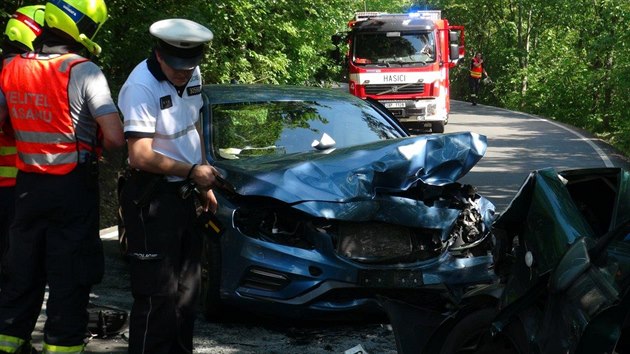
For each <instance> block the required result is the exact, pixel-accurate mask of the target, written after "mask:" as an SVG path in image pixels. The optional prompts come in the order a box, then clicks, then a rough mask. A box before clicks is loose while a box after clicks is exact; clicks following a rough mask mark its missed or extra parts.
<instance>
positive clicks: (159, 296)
mask: <svg viewBox="0 0 630 354" xmlns="http://www.w3.org/2000/svg"><path fill="white" fill-rule="evenodd" d="M155 178H158V180H157V183H156V180H155ZM159 178H160V177H159V176H156V175H150V174H144V173H140V174H134V175H132V176H131V177H130V178H129V180H128V181H127V182H126V183H125V186H124V187H123V191H122V194H121V198H120V199H121V201H120V202H121V208H122V216H123V222H124V226H125V234H126V237H127V247H128V248H127V257H128V258H129V265H130V268H129V269H130V275H131V290H132V293H133V298H134V303H133V306H132V308H131V315H130V320H129V353H133V354H136V353H146V354H161V353H192V350H193V329H194V321H195V317H196V305H197V299H198V293H199V285H200V281H201V268H200V259H201V247H202V244H201V241H202V240H201V235H200V233H199V231H198V228H197V226H196V212H195V203H194V200H193V198H194V197H193V196H187V198H183V197H182V196H181V193H179V189H180V187H181V186H182V185H183V184H182V183H177V182H175V183H169V182H165V181H164V180H163V179H159ZM147 188H150V189H151V190H148V191H147ZM147 195H149V197H147Z"/></svg>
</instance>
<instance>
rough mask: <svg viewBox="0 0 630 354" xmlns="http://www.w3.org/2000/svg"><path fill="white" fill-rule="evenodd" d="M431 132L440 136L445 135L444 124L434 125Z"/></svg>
mask: <svg viewBox="0 0 630 354" xmlns="http://www.w3.org/2000/svg"><path fill="white" fill-rule="evenodd" d="M431 132H433V133H438V134H441V133H444V122H439V123H433V125H432V126H431Z"/></svg>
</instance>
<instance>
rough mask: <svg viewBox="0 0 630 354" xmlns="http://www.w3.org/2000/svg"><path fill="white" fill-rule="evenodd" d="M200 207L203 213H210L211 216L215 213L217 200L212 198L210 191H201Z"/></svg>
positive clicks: (217, 205) (217, 204)
mask: <svg viewBox="0 0 630 354" xmlns="http://www.w3.org/2000/svg"><path fill="white" fill-rule="evenodd" d="M201 205H202V206H203V211H207V212H211V213H213V214H214V213H216V212H217V208H218V207H219V203H218V202H217V198H216V197H215V196H214V192H213V191H212V189H208V190H202V191H201Z"/></svg>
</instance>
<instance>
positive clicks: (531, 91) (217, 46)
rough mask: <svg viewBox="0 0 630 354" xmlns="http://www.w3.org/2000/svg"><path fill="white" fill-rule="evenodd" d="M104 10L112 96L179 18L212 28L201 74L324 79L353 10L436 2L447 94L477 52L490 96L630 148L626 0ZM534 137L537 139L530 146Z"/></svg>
mask: <svg viewBox="0 0 630 354" xmlns="http://www.w3.org/2000/svg"><path fill="white" fill-rule="evenodd" d="M43 3H44V0H41V1H39V2H38V1H28V0H26V1H23V0H3V1H2V4H0V28H2V29H4V28H5V24H6V21H7V19H8V18H9V16H10V14H11V13H13V12H14V11H15V10H16V9H17V8H18V7H21V6H25V5H34V4H43ZM106 3H107V7H108V11H109V20H108V21H107V22H106V23H105V24H104V26H103V27H102V29H101V30H100V32H99V33H98V34H97V36H96V37H95V39H96V42H97V43H99V44H100V45H101V46H102V47H103V53H102V54H101V56H100V57H98V58H95V59H94V60H95V62H96V63H97V64H99V65H100V66H101V67H102V69H103V71H104V73H105V75H106V76H107V78H108V79H109V82H110V86H111V89H112V93H113V96H114V97H117V94H118V90H119V89H120V86H122V84H123V82H124V80H125V79H126V77H127V75H128V74H129V73H130V72H131V70H132V69H133V68H134V66H135V65H136V64H137V63H139V62H140V61H142V60H143V59H144V58H146V56H147V55H148V53H149V51H150V49H151V47H152V45H153V40H152V38H151V37H150V35H149V32H148V28H149V26H150V25H151V23H153V22H155V21H157V20H161V19H164V18H172V17H182V18H188V19H191V20H194V21H197V22H199V23H201V24H204V25H206V26H207V27H209V28H210V29H211V30H212V31H213V32H214V40H213V41H212V44H211V47H210V50H208V51H207V53H206V58H205V60H204V62H203V63H202V73H203V79H204V82H205V83H229V82H231V81H232V80H236V81H238V82H240V83H273V84H305V85H317V86H330V85H332V84H334V83H335V82H337V81H339V80H340V77H341V76H342V67H341V66H340V65H339V63H337V62H335V61H334V60H333V59H332V57H331V53H332V52H333V50H334V46H333V44H332V41H331V36H332V35H333V34H335V33H337V32H343V31H345V30H346V29H347V23H348V21H349V20H350V19H351V18H352V17H353V16H354V13H355V12H356V11H386V12H405V11H409V10H413V9H439V10H442V16H443V17H444V18H447V19H448V20H449V22H450V23H451V24H454V25H463V26H465V40H466V58H465V59H464V60H463V61H460V63H459V65H458V66H457V67H456V68H455V69H453V70H452V71H451V80H452V86H451V97H452V98H454V99H465V98H466V95H467V77H468V65H469V62H470V58H471V56H472V55H474V52H476V51H482V52H483V53H484V57H485V68H486V71H487V72H488V74H489V75H490V76H491V78H492V80H493V83H492V84H491V85H487V86H485V87H484V88H483V90H482V98H481V102H483V103H484V104H488V105H494V106H498V107H504V108H508V109H513V110H518V111H522V112H528V113H532V114H536V115H541V116H544V117H547V118H550V119H554V120H557V121H560V122H564V123H568V124H571V125H574V126H576V127H579V128H583V129H586V130H588V131H590V132H592V133H593V134H595V135H596V136H598V137H600V138H602V139H603V140H606V141H608V142H609V143H611V144H612V145H613V146H615V147H617V148H618V149H619V150H620V151H622V152H623V153H625V154H626V156H628V155H630V121H629V119H628V118H629V112H630V31H629V30H628V24H630V1H628V0H457V1H448V0H434V1H403V0H308V1H307V0H223V1H212V0H187V1H181V0H152V1H147V0H134V1H129V0H106ZM532 148H535V146H534V147H532ZM124 159H125V152H124V151H122V152H118V153H114V154H112V153H110V154H106V155H105V159H104V161H103V162H104V163H103V164H102V170H101V179H102V183H101V186H102V189H101V197H102V198H101V199H102V202H101V208H102V220H101V224H102V226H103V227H108V226H112V225H114V224H115V222H116V219H115V210H116V207H117V198H116V188H115V180H116V173H117V172H118V171H119V170H120V169H121V168H122V166H123V164H124Z"/></svg>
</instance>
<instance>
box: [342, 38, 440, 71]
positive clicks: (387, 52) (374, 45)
mask: <svg viewBox="0 0 630 354" xmlns="http://www.w3.org/2000/svg"><path fill="white" fill-rule="evenodd" d="M435 53H436V50H435V38H434V36H433V33H432V32H372V33H356V34H355V36H354V40H353V46H352V61H353V62H354V64H355V65H361V66H388V67H389V66H423V65H426V64H427V63H431V62H435Z"/></svg>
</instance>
